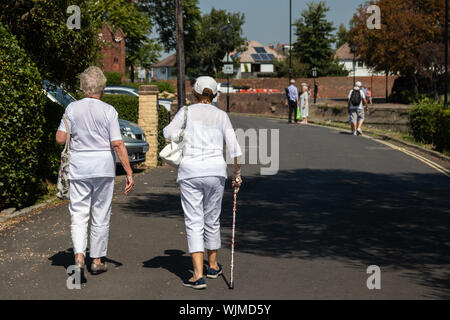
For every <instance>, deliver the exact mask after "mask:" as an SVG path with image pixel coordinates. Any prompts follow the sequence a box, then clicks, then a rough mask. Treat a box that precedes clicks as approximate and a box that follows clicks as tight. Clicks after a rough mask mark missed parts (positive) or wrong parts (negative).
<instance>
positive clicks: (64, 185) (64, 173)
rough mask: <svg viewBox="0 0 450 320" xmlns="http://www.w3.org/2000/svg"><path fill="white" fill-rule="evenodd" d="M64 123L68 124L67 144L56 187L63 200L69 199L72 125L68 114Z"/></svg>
mask: <svg viewBox="0 0 450 320" xmlns="http://www.w3.org/2000/svg"><path fill="white" fill-rule="evenodd" d="M63 120H64V125H65V126H66V132H67V137H66V145H65V146H64V150H63V151H62V152H61V166H60V167H59V173H58V182H57V184H56V188H57V190H58V192H57V193H56V196H57V197H58V198H59V199H61V200H69V184H70V181H69V161H70V150H69V148H70V127H69V124H68V122H67V119H66V115H64V116H63Z"/></svg>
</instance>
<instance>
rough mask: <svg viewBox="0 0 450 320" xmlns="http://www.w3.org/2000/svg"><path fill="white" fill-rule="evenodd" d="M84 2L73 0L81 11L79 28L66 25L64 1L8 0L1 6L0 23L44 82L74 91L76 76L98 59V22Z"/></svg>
mask: <svg viewBox="0 0 450 320" xmlns="http://www.w3.org/2000/svg"><path fill="white" fill-rule="evenodd" d="M89 2H90V1H86V0H73V1H71V2H70V4H71V5H78V6H79V7H80V9H81V28H80V29H69V28H68V27H67V25H66V22H67V19H68V18H69V16H70V14H67V13H66V11H67V7H68V6H69V5H68V4H67V2H66V1H59V0H42V1H33V0H9V1H2V3H1V4H0V21H1V22H2V23H3V24H4V26H5V27H6V28H7V29H8V30H9V31H10V32H11V33H12V34H14V35H15V36H16V38H17V40H18V43H19V45H20V46H21V47H22V48H23V49H24V50H25V51H26V53H27V55H28V56H29V57H30V58H31V60H32V61H33V62H34V63H35V65H36V67H37V68H38V70H39V73H40V74H41V76H42V77H43V78H44V79H47V80H50V81H52V82H54V83H57V84H64V85H65V86H66V87H68V88H69V89H74V88H75V87H76V83H77V77H78V75H79V74H80V73H81V72H82V71H83V70H84V69H85V68H87V67H88V66H89V65H90V64H92V63H94V62H95V61H96V60H97V59H98V53H99V49H100V42H99V39H98V30H99V27H100V24H99V21H98V20H97V19H96V18H95V17H94V16H93V15H92V13H91V12H90V10H89Z"/></svg>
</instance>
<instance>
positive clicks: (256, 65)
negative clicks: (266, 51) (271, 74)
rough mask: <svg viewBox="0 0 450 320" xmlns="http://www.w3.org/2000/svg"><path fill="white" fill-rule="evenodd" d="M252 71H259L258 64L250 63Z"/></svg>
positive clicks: (259, 66)
mask: <svg viewBox="0 0 450 320" xmlns="http://www.w3.org/2000/svg"><path fill="white" fill-rule="evenodd" d="M252 72H261V65H260V64H252Z"/></svg>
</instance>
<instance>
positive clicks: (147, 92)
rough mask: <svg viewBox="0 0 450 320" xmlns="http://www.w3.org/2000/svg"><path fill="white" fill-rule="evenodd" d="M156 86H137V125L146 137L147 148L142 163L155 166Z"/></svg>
mask: <svg viewBox="0 0 450 320" xmlns="http://www.w3.org/2000/svg"><path fill="white" fill-rule="evenodd" d="M158 93H159V91H158V87H157V86H148V85H146V86H140V87H139V119H138V125H139V126H140V127H141V128H142V130H143V131H144V133H145V136H146V138H147V142H148V145H149V150H148V152H147V155H146V160H145V163H144V165H145V166H146V167H156V166H157V165H158Z"/></svg>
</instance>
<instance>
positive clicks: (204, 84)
mask: <svg viewBox="0 0 450 320" xmlns="http://www.w3.org/2000/svg"><path fill="white" fill-rule="evenodd" d="M205 89H210V90H211V91H212V92H213V94H214V95H215V94H217V82H216V80H214V78H211V77H208V76H202V77H198V78H197V80H196V81H195V84H194V90H195V92H197V93H198V94H203V90H205Z"/></svg>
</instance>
